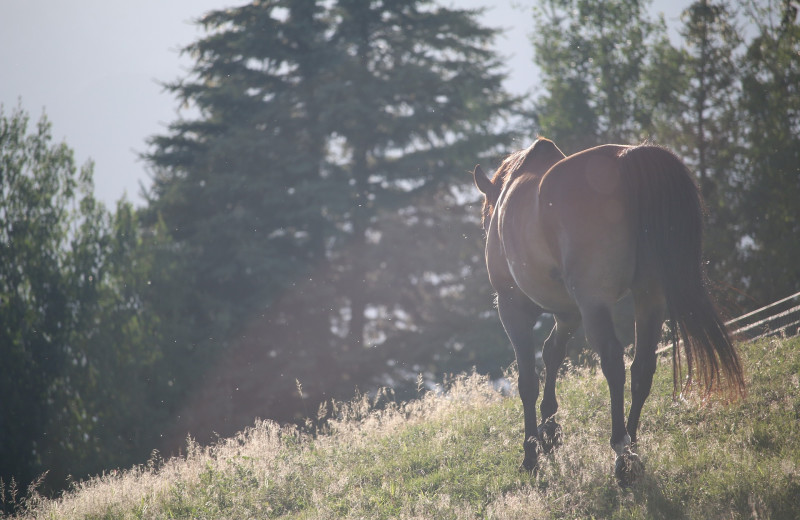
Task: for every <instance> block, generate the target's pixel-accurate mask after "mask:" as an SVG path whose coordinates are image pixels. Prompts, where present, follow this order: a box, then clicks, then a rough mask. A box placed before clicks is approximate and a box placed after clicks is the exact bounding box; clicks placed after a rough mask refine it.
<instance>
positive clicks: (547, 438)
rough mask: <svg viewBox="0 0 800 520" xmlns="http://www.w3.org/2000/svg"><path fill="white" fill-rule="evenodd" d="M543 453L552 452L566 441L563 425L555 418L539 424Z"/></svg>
mask: <svg viewBox="0 0 800 520" xmlns="http://www.w3.org/2000/svg"><path fill="white" fill-rule="evenodd" d="M539 438H540V439H541V443H540V446H541V449H542V453H550V452H552V451H553V450H554V449H556V448H558V447H559V446H561V445H562V444H563V443H564V439H563V432H562V431H561V425H560V424H558V423H557V422H555V421H554V420H552V419H551V420H549V421H546V422H543V423H542V424H541V425H540V426H539Z"/></svg>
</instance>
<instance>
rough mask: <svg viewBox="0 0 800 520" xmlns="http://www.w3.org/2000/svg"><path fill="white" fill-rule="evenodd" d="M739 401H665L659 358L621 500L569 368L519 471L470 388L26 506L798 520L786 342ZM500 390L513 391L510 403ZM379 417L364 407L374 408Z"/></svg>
mask: <svg viewBox="0 0 800 520" xmlns="http://www.w3.org/2000/svg"><path fill="white" fill-rule="evenodd" d="M741 352H742V355H743V357H744V359H745V366H746V367H747V371H748V374H747V377H748V381H749V383H750V387H749V396H748V397H747V398H746V399H745V400H743V401H740V402H736V403H733V404H730V405H727V406H726V405H724V404H722V403H719V402H702V401H701V400H700V399H699V398H697V397H694V398H689V399H688V400H684V399H679V400H673V399H672V375H671V366H670V363H669V361H668V360H667V359H664V360H663V361H662V363H661V366H660V367H659V370H658V373H657V375H656V381H655V384H654V389H653V394H652V395H651V397H650V399H649V401H648V403H647V404H646V406H645V411H644V417H643V423H642V426H641V429H640V431H641V435H640V443H641V446H640V448H639V450H638V451H639V453H640V455H641V457H642V459H643V461H644V463H645V465H646V470H645V476H644V477H643V479H642V480H641V481H640V482H639V483H638V484H637V485H635V486H634V487H632V488H630V489H620V488H619V487H618V486H617V484H616V482H615V480H614V478H613V476H612V470H613V464H614V457H613V452H612V450H611V449H610V447H609V446H608V436H609V412H608V390H607V387H606V384H605V380H604V379H603V377H602V375H601V374H600V371H599V370H591V369H568V370H567V371H566V372H567V373H566V374H565V376H564V377H563V378H562V379H561V383H560V385H559V389H558V393H559V398H560V402H561V409H560V411H559V417H560V422H561V424H562V425H563V427H564V445H563V446H562V447H561V448H560V449H559V450H558V451H557V452H556V453H555V454H554V455H550V456H544V457H542V468H541V471H540V472H539V475H538V476H537V477H531V476H529V475H527V474H524V473H520V472H518V471H517V466H518V464H519V462H520V461H521V457H522V450H521V436H522V408H521V405H520V402H519V399H518V398H517V397H516V396H515V395H512V396H508V395H504V393H502V392H500V391H498V390H496V389H495V388H494V387H493V386H492V385H491V384H490V383H489V382H488V381H486V380H485V379H484V378H482V377H480V376H477V375H471V376H462V377H458V378H455V379H454V380H453V381H449V382H447V383H446V384H445V385H443V386H445V387H446V391H443V392H428V393H425V394H424V395H422V396H421V397H420V398H419V399H418V400H417V401H414V402H410V403H407V404H396V403H392V402H391V401H390V400H388V399H387V396H386V394H383V393H382V394H380V395H379V396H378V397H377V398H376V397H374V396H373V397H372V398H371V399H370V398H368V397H362V398H360V399H356V400H354V401H353V402H351V403H347V404H337V405H336V408H337V412H338V415H339V417H340V418H339V419H338V420H337V421H335V422H332V423H331V424H330V425H329V427H328V428H327V430H326V431H325V432H321V433H319V434H318V435H317V436H315V437H312V436H309V435H304V434H300V433H298V432H296V431H294V430H292V429H285V428H281V427H279V426H277V425H275V424H271V423H267V422H263V423H258V424H256V425H255V426H254V427H253V428H251V429H249V430H247V431H245V432H243V433H241V434H240V435H238V436H236V437H235V438H231V439H226V440H223V441H221V442H220V443H219V444H218V445H216V446H214V447H211V448H201V447H198V446H196V445H194V444H192V443H189V446H188V449H187V454H186V455H185V456H184V457H181V458H175V459H171V460H168V461H159V460H154V461H153V462H152V463H151V464H149V465H148V466H145V467H138V468H134V469H131V470H128V471H122V472H115V473H113V474H108V475H105V476H103V477H99V478H96V479H94V480H90V481H87V482H83V483H79V484H77V485H75V487H74V489H73V490H72V491H71V492H70V493H68V494H66V495H65V496H64V497H63V498H61V499H60V500H56V501H50V500H44V499H41V498H39V497H36V496H35V495H34V496H32V497H28V498H27V499H26V502H25V506H26V507H27V511H26V512H25V513H23V514H22V515H21V516H22V517H26V518H27V517H30V518H53V519H55V518H58V519H61V518H92V519H101V518H108V519H112V518H114V519H116V518H296V519H301V518H368V519H372V518H425V519H429V518H430V519H433V518H435V519H447V518H497V519H507V518H570V519H572V518H619V519H623V518H624V519H632V518H664V519H674V518H692V519H695V518H704V519H705V518H726V519H727V518H759V519H762V518H775V519H781V518H787V519H789V518H800V339H798V338H795V339H793V340H783V341H782V340H770V341H762V342H759V343H755V344H746V345H742V346H741ZM512 393H513V392H512ZM376 399H377V400H379V401H381V402H383V405H380V406H378V408H383V409H382V410H380V411H379V410H378V409H376V407H375V401H376Z"/></svg>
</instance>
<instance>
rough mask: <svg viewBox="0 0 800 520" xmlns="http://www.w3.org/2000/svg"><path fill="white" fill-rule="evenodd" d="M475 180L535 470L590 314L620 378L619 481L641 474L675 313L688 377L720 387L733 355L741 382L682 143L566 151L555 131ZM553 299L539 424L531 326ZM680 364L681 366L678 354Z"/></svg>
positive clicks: (589, 332)
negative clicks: (563, 369)
mask: <svg viewBox="0 0 800 520" xmlns="http://www.w3.org/2000/svg"><path fill="white" fill-rule="evenodd" d="M475 183H476V185H477V187H478V189H479V190H480V191H481V192H482V193H483V194H484V196H485V202H484V227H485V230H486V232H487V241H486V265H487V269H488V272H489V279H490V282H491V284H492V286H493V288H494V289H495V291H496V292H497V306H498V312H499V314H500V319H501V322H502V323H503V327H504V328H505V330H506V333H507V335H508V337H509V339H510V340H511V343H512V345H513V346H514V350H515V354H516V357H517V364H518V369H519V392H520V397H521V398H522V402H523V408H524V412H525V440H524V443H523V446H524V450H525V458H524V460H523V467H524V468H525V469H527V470H535V469H536V465H537V457H538V451H540V450H544V451H548V450H549V449H551V448H552V447H553V446H554V445H555V444H557V443H558V442H559V440H560V437H561V429H560V426H558V424H557V423H556V422H555V419H554V416H555V414H556V411H557V409H558V402H557V400H556V396H555V378H556V375H557V372H558V367H559V366H560V365H561V363H562V362H563V360H564V357H565V355H566V343H567V341H568V340H569V339H570V337H571V336H572V335H573V334H574V332H575V330H576V329H577V327H578V326H579V325H580V323H581V322H582V323H583V325H584V329H585V331H586V337H587V340H588V342H589V344H590V345H591V346H592V347H593V348H594V349H595V350H596V351H597V352H598V354H599V356H600V361H601V368H602V370H603V373H604V375H605V376H606V379H607V381H608V384H609V392H610V397H611V424H612V432H611V446H612V447H613V448H614V450H615V451H616V453H617V455H618V461H617V473H618V474H617V476H618V478H619V479H620V482H626V481H627V480H629V479H630V478H631V476H630V475H629V474H626V471H628V473H630V468H631V464H630V462H631V460H638V459H636V456H635V455H634V454H633V453H632V452H631V451H630V447H631V444H632V443H633V442H635V441H636V434H637V428H638V422H639V416H640V413H641V409H642V406H643V405H644V401H645V399H646V398H647V396H648V395H649V392H650V387H651V385H652V378H653V374H654V372H655V368H656V355H655V350H656V345H657V343H658V340H659V337H660V334H661V326H662V323H663V321H664V319H665V318H666V317H671V318H672V319H673V320H674V321H675V322H676V324H677V326H678V329H679V331H680V333H681V335H682V337H683V339H684V349H685V353H686V358H687V361H688V364H689V375H690V376H691V374H692V368H693V363H694V364H695V368H697V371H698V372H699V376H700V378H701V379H702V380H703V381H704V382H705V383H706V387H707V389H710V388H711V387H712V386H714V385H715V384H717V383H718V381H719V379H720V377H719V369H720V367H722V369H723V372H724V373H725V375H726V376H727V378H728V381H729V382H730V383H731V384H732V385H733V386H735V387H738V388H740V389H741V388H743V379H742V375H741V367H740V366H739V362H738V357H737V356H736V352H735V350H733V347H732V346H731V343H730V340H729V338H728V336H727V332H725V329H724V326H723V325H722V322H721V320H720V318H719V316H718V314H717V313H716V311H715V310H714V308H713V305H712V304H711V302H710V299H709V297H708V294H707V292H706V289H705V287H704V285H703V284H704V278H703V276H704V275H703V272H702V266H701V260H700V257H699V255H700V243H701V233H700V231H701V228H702V222H701V218H702V205H701V204H702V202H701V200H700V196H699V193H698V191H697V187H696V185H695V184H694V181H693V180H692V178H691V174H690V173H689V172H688V170H687V169H686V168H685V166H684V165H683V164H682V163H681V162H680V161H679V160H678V159H677V157H675V156H674V155H673V154H672V153H671V152H669V151H667V150H665V149H662V148H659V147H654V146H640V147H630V146H622V145H603V146H599V147H596V148H591V149H589V150H585V151H583V152H580V153H577V154H575V155H572V156H570V157H565V156H564V154H563V153H562V152H561V151H560V150H559V149H558V148H557V147H556V146H555V144H553V143H552V142H551V141H548V140H546V139H538V140H537V141H536V142H535V143H534V144H533V145H531V147H529V148H528V149H527V150H523V151H520V152H516V153H515V154H512V155H511V156H509V158H507V159H506V160H505V161H504V162H503V164H502V165H501V167H500V168H499V169H498V170H497V172H496V173H495V175H494V177H493V178H492V179H491V180H489V179H488V178H486V177H485V176H484V175H483V173H482V172H481V171H480V169H479V168H478V167H476V170H475ZM628 292H631V293H632V294H633V298H634V308H635V310H634V314H635V320H636V354H635V358H634V361H633V365H632V366H631V393H632V401H631V407H630V412H629V415H628V420H627V423H626V421H625V417H624V415H623V414H624V395H623V390H624V384H625V367H624V361H623V347H622V345H621V343H620V342H619V340H618V339H617V337H616V334H615V332H614V328H613V324H612V321H611V309H612V307H613V305H614V304H615V303H616V302H617V301H618V300H619V299H620V298H622V297H623V296H624V295H625V294H627V293H628ZM545 311H546V312H550V313H552V314H553V316H554V317H555V322H556V323H555V327H554V328H553V332H552V333H551V335H550V337H549V338H548V339H547V340H546V341H545V344H544V349H543V359H544V362H545V367H546V378H545V386H544V396H543V399H542V402H541V414H542V423H541V425H538V426H537V422H536V409H535V405H536V401H537V399H538V395H539V381H538V376H537V374H536V372H535V350H536V349H535V345H534V344H533V331H532V329H533V325H534V324H535V323H536V320H537V319H538V317H539V316H540V315H541V313H542V312H545ZM676 344H677V341H676ZM676 346H677V345H676ZM675 351H677V348H676V349H675ZM675 355H677V354H674V356H675ZM673 365H674V367H675V370H676V371H677V372H679V365H680V358H679V357H673ZM675 377H676V379H675V381H676V385H677V380H678V376H677V375H676V376H675ZM626 468H627V469H626Z"/></svg>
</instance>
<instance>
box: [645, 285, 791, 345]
mask: <svg viewBox="0 0 800 520" xmlns="http://www.w3.org/2000/svg"><path fill="white" fill-rule="evenodd" d="M798 303H800V292H798V293H795V294H792V295H791V296H787V297H786V298H783V299H781V300H778V301H776V302H773V303H770V304H769V305H765V306H764V307H761V308H760V309H756V310H754V311H750V312H748V313H747V314H742V315H741V316H739V317H738V318H734V319H732V320H730V321H727V322H725V325H727V326H728V327H731V326H733V325H736V327H737V328H735V329H734V330H732V331H731V335H732V336H733V337H734V338H735V339H738V340H740V341H748V342H749V341H755V340H757V339H761V338H766V337H769V336H778V335H780V336H782V337H787V338H791V337H794V336H797V335H798V334H800V304H798ZM671 348H672V345H671V344H669V345H662V346H661V347H660V348H659V349H658V350H657V351H656V352H657V353H659V354H660V353H662V352H667V351H668V350H669V349H671Z"/></svg>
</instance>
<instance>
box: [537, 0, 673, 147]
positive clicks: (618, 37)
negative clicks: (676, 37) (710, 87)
mask: <svg viewBox="0 0 800 520" xmlns="http://www.w3.org/2000/svg"><path fill="white" fill-rule="evenodd" d="M648 5H649V2H647V1H642V0H613V1H607V2H592V1H589V0H544V1H543V2H542V4H541V6H540V7H538V8H537V9H536V10H535V11H534V31H533V36H532V42H533V46H534V51H535V54H534V61H535V62H536V64H537V65H538V66H539V68H540V69H541V71H542V78H541V81H542V86H543V90H544V93H543V94H542V95H541V96H540V97H539V98H538V99H537V100H535V106H534V113H535V117H536V125H537V127H538V131H539V132H541V133H542V134H543V135H545V136H546V137H548V138H551V139H554V140H555V142H556V143H558V144H559V146H560V147H561V148H562V149H563V150H564V151H565V152H566V153H568V154H569V153H574V152H577V151H580V150H582V149H584V148H587V147H589V146H594V145H597V144H601V143H606V142H619V143H628V142H636V141H639V140H641V139H642V138H644V137H647V136H648V135H647V134H648V133H649V132H648V130H649V128H650V123H651V122H650V114H649V111H648V110H646V105H645V103H644V101H643V100H644V99H645V98H644V97H643V96H641V95H640V92H639V89H640V86H641V84H642V79H643V74H644V69H645V67H646V66H647V64H648V63H649V62H650V61H651V60H652V57H651V56H649V54H650V52H651V51H650V49H651V46H652V45H653V43H654V42H656V41H659V39H662V40H663V35H664V34H665V32H666V29H665V26H664V22H663V20H660V21H657V22H653V21H651V20H650V19H649V18H648V16H647V7H648Z"/></svg>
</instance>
